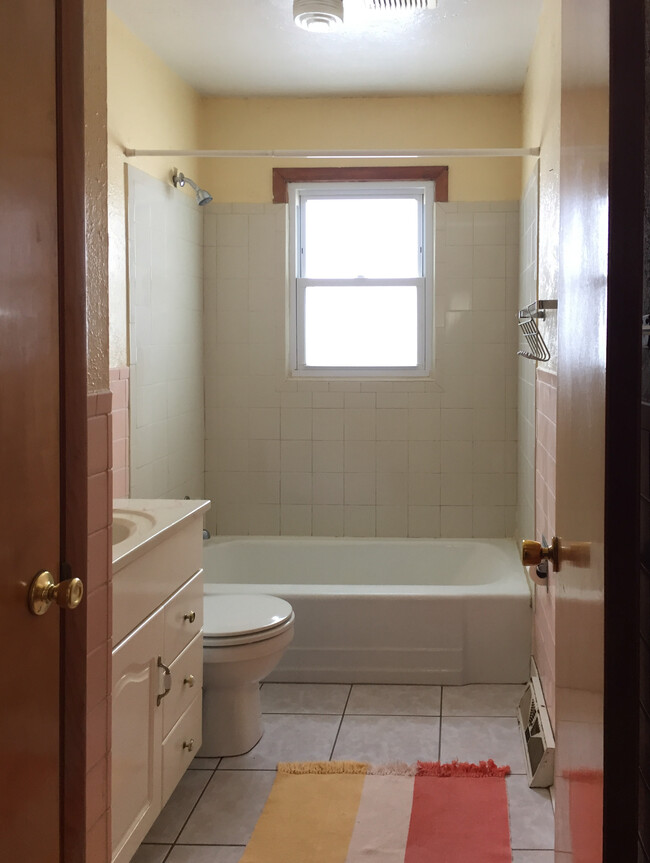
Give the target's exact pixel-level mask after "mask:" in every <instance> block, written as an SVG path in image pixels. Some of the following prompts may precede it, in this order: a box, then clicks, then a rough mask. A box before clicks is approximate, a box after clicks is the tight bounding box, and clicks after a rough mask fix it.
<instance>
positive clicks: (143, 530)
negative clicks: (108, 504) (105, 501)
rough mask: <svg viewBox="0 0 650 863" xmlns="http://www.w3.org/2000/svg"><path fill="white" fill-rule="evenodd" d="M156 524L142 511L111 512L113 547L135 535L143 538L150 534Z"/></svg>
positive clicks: (153, 519)
mask: <svg viewBox="0 0 650 863" xmlns="http://www.w3.org/2000/svg"><path fill="white" fill-rule="evenodd" d="M155 524H156V519H155V518H154V517H153V516H152V515H151V514H150V513H148V512H143V511H142V510H123V509H115V510H113V545H119V544H120V543H122V542H126V540H128V539H131V538H135V537H136V534H138V535H140V536H144V535H146V534H147V533H150V532H151V531H152V530H153V528H154V526H155Z"/></svg>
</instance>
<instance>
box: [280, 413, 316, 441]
mask: <svg viewBox="0 0 650 863" xmlns="http://www.w3.org/2000/svg"><path fill="white" fill-rule="evenodd" d="M311 426H312V412H311V410H309V409H308V408H282V409H281V437H282V439H283V440H311V438H312V428H311Z"/></svg>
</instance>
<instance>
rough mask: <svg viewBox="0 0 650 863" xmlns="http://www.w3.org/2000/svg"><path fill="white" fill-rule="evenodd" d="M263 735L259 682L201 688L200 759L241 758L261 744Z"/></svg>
mask: <svg viewBox="0 0 650 863" xmlns="http://www.w3.org/2000/svg"><path fill="white" fill-rule="evenodd" d="M262 732H263V727H262V707H261V703H260V687H259V683H258V682H254V683H244V684H240V685H237V686H219V687H215V686H207V687H205V688H204V690H203V743H202V745H201V756H202V757H206V758H221V757H224V756H229V755H243V754H244V753H245V752H248V751H249V750H250V749H252V748H253V746H255V744H256V743H257V742H258V741H259V740H260V738H261V737H262Z"/></svg>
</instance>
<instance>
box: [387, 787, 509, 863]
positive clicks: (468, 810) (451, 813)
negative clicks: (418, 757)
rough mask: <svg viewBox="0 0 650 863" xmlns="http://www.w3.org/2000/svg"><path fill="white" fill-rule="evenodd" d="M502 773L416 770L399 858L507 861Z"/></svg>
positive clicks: (418, 862)
mask: <svg viewBox="0 0 650 863" xmlns="http://www.w3.org/2000/svg"><path fill="white" fill-rule="evenodd" d="M511 860H512V857H511V851H510V830H509V825H508V798H507V795H506V783H505V779H503V778H501V777H499V778H497V777H491V776H485V775H483V776H480V778H479V777H477V778H467V777H455V776H453V775H452V776H447V777H445V778H440V777H439V776H431V775H429V776H427V775H422V776H417V777H416V778H415V784H414V788H413V809H412V812H411V823H410V825H409V835H408V841H407V846H406V854H405V856H404V863H433V861H440V863H443V861H444V863H469V861H477V863H478V861H480V863H510V861H511Z"/></svg>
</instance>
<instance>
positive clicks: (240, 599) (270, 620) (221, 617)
mask: <svg viewBox="0 0 650 863" xmlns="http://www.w3.org/2000/svg"><path fill="white" fill-rule="evenodd" d="M292 614H293V609H292V608H291V606H290V605H289V603H288V602H286V601H285V600H284V599H280V598H279V597H278V596H266V595H264V594H252V593H215V594H211V595H210V596H206V597H204V600H203V630H204V634H205V635H206V636H217V637H225V638H227V637H232V636H235V635H247V634H251V633H254V632H265V631H266V630H268V629H273V628H274V627H276V626H280V625H281V624H283V623H285V622H286V621H288V620H289V619H290V617H291V615H292Z"/></svg>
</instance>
